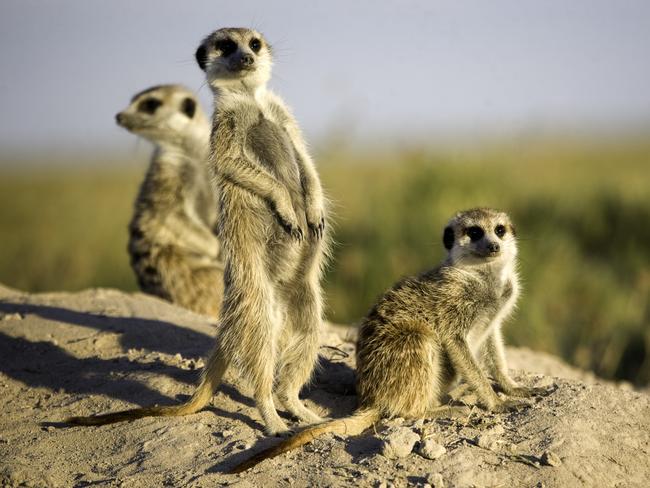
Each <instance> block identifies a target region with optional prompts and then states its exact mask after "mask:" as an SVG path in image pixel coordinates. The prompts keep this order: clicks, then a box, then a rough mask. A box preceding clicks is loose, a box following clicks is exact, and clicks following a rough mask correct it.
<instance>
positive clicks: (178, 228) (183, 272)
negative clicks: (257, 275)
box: [116, 85, 223, 317]
mask: <svg viewBox="0 0 650 488" xmlns="http://www.w3.org/2000/svg"><path fill="white" fill-rule="evenodd" d="M116 120H117V123H118V125H119V126H121V127H124V128H125V129H126V130H128V131H129V132H132V133H134V134H136V135H138V136H141V137H143V138H145V139H147V140H149V141H151V142H152V143H153V144H154V146H155V148H154V151H153V155H152V157H151V162H150V164H149V168H148V170H147V173H146V176H145V179H144V181H143V182H142V184H141V186H140V191H139V193H138V197H137V199H136V201H135V209H134V215H133V218H132V220H131V223H130V225H129V244H128V251H129V255H130V258H131V267H132V268H133V270H134V272H135V274H136V276H137V279H138V284H139V286H140V288H141V290H142V291H144V292H145V293H149V294H151V295H156V296H158V297H160V298H163V299H166V300H169V301H170V302H172V303H175V304H177V305H180V306H182V307H185V308H187V309H189V310H192V311H194V312H198V313H201V314H205V315H209V316H212V317H218V315H219V311H220V309H221V301H222V297H223V263H222V262H221V259H220V256H219V254H220V249H221V248H220V243H219V240H218V239H217V237H216V235H215V233H214V232H213V230H214V229H215V228H216V219H217V212H216V203H215V196H214V192H213V189H212V188H211V185H210V180H209V178H208V170H207V157H208V144H209V138H210V124H209V122H208V120H207V118H206V116H205V114H204V113H203V110H202V109H201V107H200V105H199V103H198V102H197V99H196V97H195V96H194V95H193V94H192V92H190V91H189V90H188V89H187V88H185V87H183V86H180V85H160V86H154V87H151V88H149V89H147V90H144V91H142V92H140V93H137V94H136V95H135V96H134V97H133V98H132V100H131V104H130V105H129V106H128V107H127V108H126V109H125V110H123V111H122V112H120V113H118V114H117V115H116Z"/></svg>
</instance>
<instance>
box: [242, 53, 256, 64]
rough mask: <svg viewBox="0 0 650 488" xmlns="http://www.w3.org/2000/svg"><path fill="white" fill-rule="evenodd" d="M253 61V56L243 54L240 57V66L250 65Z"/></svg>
mask: <svg viewBox="0 0 650 488" xmlns="http://www.w3.org/2000/svg"><path fill="white" fill-rule="evenodd" d="M254 62H255V58H254V57H253V56H252V55H251V54H244V55H243V56H242V57H241V64H242V66H251V65H252V64H253V63H254Z"/></svg>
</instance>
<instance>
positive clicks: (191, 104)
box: [181, 98, 196, 119]
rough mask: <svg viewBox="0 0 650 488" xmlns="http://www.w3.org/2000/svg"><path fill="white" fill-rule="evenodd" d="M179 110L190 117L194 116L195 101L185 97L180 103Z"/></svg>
mask: <svg viewBox="0 0 650 488" xmlns="http://www.w3.org/2000/svg"><path fill="white" fill-rule="evenodd" d="M181 110H182V111H183V113H184V114H185V115H187V116H188V117H189V118H190V119H191V118H192V117H194V113H195V112H196V102H195V101H194V100H192V99H191V98H185V99H184V100H183V103H182V105H181Z"/></svg>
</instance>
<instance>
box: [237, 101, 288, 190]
mask: <svg viewBox="0 0 650 488" xmlns="http://www.w3.org/2000/svg"><path fill="white" fill-rule="evenodd" d="M247 146H248V148H249V150H250V151H251V152H252V153H253V154H254V155H255V157H256V159H257V160H258V161H259V162H260V163H261V164H262V165H263V166H264V167H266V168H267V169H268V170H269V171H270V172H271V173H273V174H274V175H275V176H276V177H277V178H278V179H279V180H280V181H282V182H283V183H285V184H286V185H289V186H294V185H295V184H296V183H298V182H299V180H300V172H299V168H298V164H297V161H296V151H295V148H294V145H293V142H292V141H291V138H290V137H289V135H288V134H287V131H286V130H285V129H284V127H282V125H281V124H279V123H278V122H277V121H276V120H273V118H271V117H269V116H268V115H265V114H264V113H263V112H262V111H260V113H259V117H258V119H257V120H256V121H255V122H254V123H253V124H252V125H251V126H250V128H249V130H248V137H247Z"/></svg>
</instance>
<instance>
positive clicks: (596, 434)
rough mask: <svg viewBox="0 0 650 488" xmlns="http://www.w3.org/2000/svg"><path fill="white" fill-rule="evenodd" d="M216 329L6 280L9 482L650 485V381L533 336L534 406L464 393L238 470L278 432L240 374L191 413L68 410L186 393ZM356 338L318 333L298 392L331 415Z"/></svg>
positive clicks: (0, 295) (519, 370)
mask: <svg viewBox="0 0 650 488" xmlns="http://www.w3.org/2000/svg"><path fill="white" fill-rule="evenodd" d="M215 327H216V326H215V324H214V323H213V322H212V321H210V319H208V318H206V317H203V316H200V315H196V314H193V313H191V312H187V311H184V310H182V309H180V308H177V307H174V306H172V305H170V304H167V303H165V302H162V301H160V300H158V299H155V298H151V297H147V296H145V295H141V294H126V293H122V292H119V291H116V290H105V289H96V290H87V291H83V292H80V293H49V294H38V295H30V294H23V293H20V292H17V291H15V290H10V289H8V288H4V287H0V358H1V360H0V392H1V393H0V405H1V407H2V413H3V415H2V418H0V485H1V486H39V487H40V486H62V487H67V486H74V487H86V486H124V487H132V486H133V487H140V486H141V487H150V486H193V487H200V486H205V487H208V486H226V485H227V486H238V487H248V486H250V487H254V486H266V487H271V486H355V487H356V486H361V487H365V486H372V487H379V486H382V487H389V486H396V487H401V486H422V487H425V486H430V487H436V488H439V487H441V486H444V487H447V488H449V487H497V486H500V487H519V486H522V487H542V486H544V487H573V486H590V487H591V486H594V487H595V486H597V487H630V486H632V487H633V486H638V487H647V486H650V396H649V395H648V394H647V391H636V390H633V389H632V388H631V387H630V386H629V385H626V384H623V385H620V384H614V383H610V382H605V381H602V380H599V379H598V378H596V377H595V376H594V375H593V374H590V373H587V372H584V371H580V370H578V369H576V368H572V367H570V366H568V365H567V364H565V363H563V362H562V361H561V360H559V359H558V358H555V357H553V356H550V355H548V354H543V353H537V352H534V351H530V350H527V349H514V348H511V349H509V350H508V355H509V364H510V367H511V368H512V369H513V374H514V376H515V377H516V378H517V379H518V380H520V381H521V382H523V383H525V384H528V385H535V386H543V387H545V388H547V389H548V391H549V393H548V394H546V395H545V396H540V397H538V398H536V399H535V400H534V401H533V402H531V405H530V406H529V407H528V408H525V409H523V410H520V411H517V412H512V413H508V414H499V415H496V414H490V413H487V412H484V411H482V410H481V409H479V408H478V407H471V406H472V402H473V400H472V394H471V392H464V393H462V394H460V396H459V398H460V399H461V400H463V401H464V402H465V403H467V404H468V405H470V407H471V408H470V413H469V414H468V415H467V416H462V417H460V418H450V419H444V418H440V419H436V420H424V419H420V420H404V419H391V420H385V421H383V422H381V423H380V424H378V425H377V426H375V428H374V429H371V430H370V431H369V432H367V433H366V434H364V435H361V436H358V437H355V438H345V437H341V436H333V435H328V436H325V437H323V438H320V439H318V440H316V441H315V442H313V443H312V444H310V445H307V446H305V447H304V448H302V449H298V450H297V451H295V452H290V453H287V454H284V455H282V456H280V457H278V458H276V459H273V460H267V461H265V462H263V463H262V464H260V465H258V466H257V467H255V468H254V469H252V470H251V471H249V472H247V473H244V474H240V475H228V474H225V473H224V472H225V471H226V470H227V469H228V468H230V467H232V466H233V465H234V464H235V463H237V462H238V461H241V460H243V459H245V458H247V457H248V456H249V455H250V454H251V453H252V452H256V451H258V450H260V449H262V448H265V447H268V446H270V445H272V444H274V443H276V442H277V439H275V438H267V437H265V436H264V434H263V431H262V425H261V421H260V417H259V415H258V413H257V411H256V410H255V408H254V405H253V402H252V400H251V396H250V392H249V391H248V389H247V388H246V387H245V386H244V385H242V384H241V382H239V381H238V379H237V376H236V375H235V374H234V373H230V374H229V375H228V377H227V381H226V383H225V384H224V385H223V386H222V387H221V388H220V389H219V391H218V393H217V394H216V395H215V397H214V399H213V402H212V404H211V406H210V407H209V408H208V409H206V410H205V411H203V412H201V413H198V414H195V415H191V416H188V417H182V418H171V419H169V418H149V419H141V420H137V421H134V422H131V423H123V424H114V425H108V426H103V427H90V428H88V427H86V428H84V427H66V426H64V425H62V424H61V421H62V420H63V419H64V418H65V417H67V416H70V415H84V414H91V413H98V412H107V411H114V410H117V409H123V408H127V407H132V406H138V405H149V404H154V403H159V404H171V403H174V402H178V401H181V400H183V399H185V398H187V396H188V395H189V394H190V393H191V392H192V390H193V385H194V384H195V381H196V378H197V375H198V372H199V371H200V369H201V367H202V365H203V360H202V358H203V357H204V356H205V355H206V354H207V353H208V351H209V349H210V347H211V344H212V337H213V335H214V331H215ZM352 336H353V332H350V331H345V330H342V329H338V328H332V329H331V330H330V331H329V332H328V333H326V334H325V335H324V337H323V348H322V349H321V351H322V356H323V359H322V361H321V366H322V367H321V368H320V370H319V372H318V374H317V375H316V378H315V380H314V382H313V384H312V385H311V386H310V387H309V388H306V389H305V391H304V397H305V401H306V403H307V404H308V405H309V406H310V407H312V408H314V409H315V410H317V411H320V412H321V413H322V414H324V415H328V416H331V417H340V416H344V415H347V414H348V413H350V412H352V411H353V410H354V407H355V401H356V398H355V395H354V344H353V343H352V342H350V341H349V339H350V338H351V337H352ZM459 391H462V389H459ZM285 417H286V418H287V419H289V420H291V419H290V418H289V417H288V416H286V415H285ZM291 421H292V420H291ZM391 439H393V441H391ZM390 442H393V445H391V446H392V447H390V448H387V447H386V446H387V443H390ZM396 453H397V455H396Z"/></svg>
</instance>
